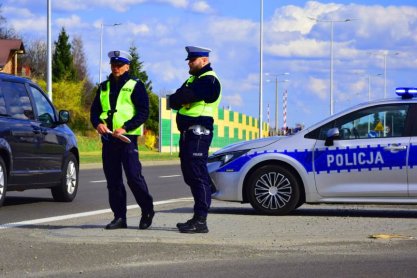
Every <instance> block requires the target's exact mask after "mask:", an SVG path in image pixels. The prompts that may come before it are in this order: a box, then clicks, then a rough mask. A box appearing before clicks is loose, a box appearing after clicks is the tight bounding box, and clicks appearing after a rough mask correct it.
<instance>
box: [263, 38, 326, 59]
mask: <svg viewBox="0 0 417 278" xmlns="http://www.w3.org/2000/svg"><path fill="white" fill-rule="evenodd" d="M265 52H267V53H269V54H273V55H276V56H281V57H292V56H297V57H323V56H329V44H328V43H327V42H323V41H318V40H315V39H304V38H303V39H299V40H293V41H288V42H279V43H276V44H269V45H266V46H265Z"/></svg>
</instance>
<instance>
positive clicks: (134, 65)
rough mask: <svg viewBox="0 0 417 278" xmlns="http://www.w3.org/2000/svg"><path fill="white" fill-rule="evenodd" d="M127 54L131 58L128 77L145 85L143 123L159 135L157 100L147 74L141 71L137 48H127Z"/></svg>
mask: <svg viewBox="0 0 417 278" xmlns="http://www.w3.org/2000/svg"><path fill="white" fill-rule="evenodd" d="M129 54H130V55H131V56H132V60H131V61H130V75H131V76H132V77H136V78H138V79H139V80H141V81H142V82H143V83H144V84H145V88H146V91H147V93H148V96H149V118H148V120H147V121H146V122H145V126H146V128H147V129H149V130H151V131H152V132H153V133H154V134H158V133H159V128H158V127H159V99H158V96H157V95H156V94H154V93H153V92H152V81H150V80H149V78H148V74H147V73H146V71H144V70H143V62H141V61H140V60H139V54H138V52H137V48H136V46H135V45H134V44H132V45H131V46H130V48H129Z"/></svg>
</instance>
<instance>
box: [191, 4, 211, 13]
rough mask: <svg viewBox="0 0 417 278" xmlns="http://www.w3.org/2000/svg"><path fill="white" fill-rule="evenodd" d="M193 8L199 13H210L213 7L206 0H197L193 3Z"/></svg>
mask: <svg viewBox="0 0 417 278" xmlns="http://www.w3.org/2000/svg"><path fill="white" fill-rule="evenodd" d="M191 9H192V10H193V11H195V12H199V13H210V12H212V11H213V10H212V8H211V7H210V5H209V4H207V2H206V1H197V2H195V3H193V4H192V5H191Z"/></svg>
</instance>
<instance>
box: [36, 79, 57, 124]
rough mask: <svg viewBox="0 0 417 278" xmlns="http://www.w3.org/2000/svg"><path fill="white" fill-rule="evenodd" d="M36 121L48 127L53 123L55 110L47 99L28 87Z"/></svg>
mask: <svg viewBox="0 0 417 278" xmlns="http://www.w3.org/2000/svg"><path fill="white" fill-rule="evenodd" d="M30 90H31V92H32V96H33V99H34V101H35V109H36V112H37V115H38V120H39V121H40V122H42V123H43V124H44V125H47V126H50V125H52V123H53V122H54V121H55V110H54V108H53V107H52V105H51V104H50V103H49V101H48V99H47V98H46V97H45V96H44V94H42V92H41V91H39V90H38V89H37V88H35V87H32V86H30Z"/></svg>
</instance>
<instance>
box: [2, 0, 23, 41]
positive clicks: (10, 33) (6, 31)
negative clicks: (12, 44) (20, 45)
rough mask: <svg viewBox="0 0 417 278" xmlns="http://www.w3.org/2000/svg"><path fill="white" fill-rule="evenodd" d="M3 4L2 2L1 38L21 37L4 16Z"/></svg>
mask: <svg viewBox="0 0 417 278" xmlns="http://www.w3.org/2000/svg"><path fill="white" fill-rule="evenodd" d="M1 6H2V4H0V39H19V36H18V35H17V34H16V32H15V31H14V29H13V28H9V27H8V26H7V20H6V18H5V17H4V16H2V15H1V14H2V9H1Z"/></svg>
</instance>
